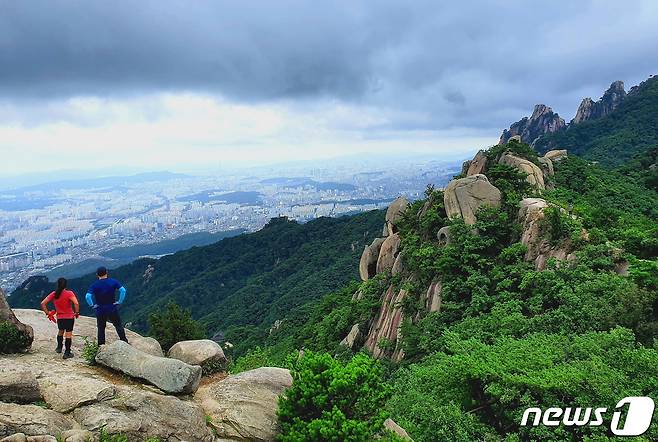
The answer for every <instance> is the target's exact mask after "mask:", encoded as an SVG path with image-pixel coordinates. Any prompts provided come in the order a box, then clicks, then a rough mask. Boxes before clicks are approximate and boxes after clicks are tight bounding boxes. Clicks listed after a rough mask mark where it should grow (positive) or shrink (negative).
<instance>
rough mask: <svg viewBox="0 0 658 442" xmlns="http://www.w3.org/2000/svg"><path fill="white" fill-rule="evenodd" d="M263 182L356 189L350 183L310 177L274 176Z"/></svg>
mask: <svg viewBox="0 0 658 442" xmlns="http://www.w3.org/2000/svg"><path fill="white" fill-rule="evenodd" d="M261 184H276V185H278V186H282V187H289V188H295V187H305V186H309V187H313V188H315V189H316V190H340V191H351V190H356V186H354V185H353V184H348V183H337V182H332V181H326V182H320V181H315V180H313V179H311V178H308V177H274V178H267V179H264V180H261Z"/></svg>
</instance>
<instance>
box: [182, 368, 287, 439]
mask: <svg viewBox="0 0 658 442" xmlns="http://www.w3.org/2000/svg"><path fill="white" fill-rule="evenodd" d="M291 385H292V376H291V375H290V372H289V371H288V370H285V369H283V368H273V367H262V368H257V369H255V370H250V371H245V372H243V373H239V374H236V375H233V376H229V377H228V378H226V379H224V380H222V381H219V382H213V383H209V384H207V385H204V386H202V387H201V388H199V390H198V391H197V392H196V394H195V395H194V398H195V400H196V401H198V402H199V403H200V404H201V407H202V408H203V410H204V411H205V413H206V414H207V415H208V416H209V417H210V418H211V419H212V422H211V424H210V425H211V426H212V427H213V428H214V429H215V431H216V432H217V434H218V436H219V438H220V439H229V440H241V441H242V440H244V441H246V440H249V441H273V440H274V439H275V437H276V434H277V431H278V424H277V416H276V410H277V407H278V397H279V395H281V394H282V393H283V392H284V391H285V390H286V389H287V388H289V387H290V386H291Z"/></svg>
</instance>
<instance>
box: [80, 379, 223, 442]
mask: <svg viewBox="0 0 658 442" xmlns="http://www.w3.org/2000/svg"><path fill="white" fill-rule="evenodd" d="M73 416H74V417H75V420H76V421H78V422H79V423H80V424H81V425H82V426H83V427H84V428H86V429H88V430H91V431H93V432H97V431H99V430H100V429H101V428H105V430H106V431H107V432H108V433H109V434H117V433H122V434H124V435H126V436H127V437H128V440H130V441H133V440H145V439H146V438H147V437H159V438H160V439H161V440H172V441H200V442H211V441H213V440H214V438H213V435H212V432H211V430H210V429H209V428H208V427H207V426H206V422H205V415H204V412H203V410H202V409H201V407H200V406H199V405H198V404H197V403H195V402H193V401H190V400H181V399H179V398H177V397H174V396H167V395H163V394H158V393H154V392H150V391H144V390H140V389H134V388H129V387H124V386H119V387H117V395H116V397H115V398H113V399H111V400H108V401H103V402H97V403H94V404H91V405H87V406H83V407H80V408H77V409H76V410H75V411H73Z"/></svg>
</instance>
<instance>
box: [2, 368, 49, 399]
mask: <svg viewBox="0 0 658 442" xmlns="http://www.w3.org/2000/svg"><path fill="white" fill-rule="evenodd" d="M39 400H41V391H40V390H39V383H38V382H37V378H36V376H34V373H32V372H31V371H30V370H24V369H16V370H8V371H5V372H3V373H2V375H1V376H0V401H2V402H13V403H16V404H31V403H33V402H36V401H39Z"/></svg>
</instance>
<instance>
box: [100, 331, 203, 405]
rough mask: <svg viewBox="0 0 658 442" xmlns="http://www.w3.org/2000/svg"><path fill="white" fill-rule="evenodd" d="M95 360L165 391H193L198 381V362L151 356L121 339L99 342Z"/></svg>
mask: <svg viewBox="0 0 658 442" xmlns="http://www.w3.org/2000/svg"><path fill="white" fill-rule="evenodd" d="M96 362H97V363H99V364H101V365H104V366H106V367H109V368H111V369H113V370H117V371H120V372H121V373H125V374H127V375H128V376H132V377H134V378H139V379H144V380H146V381H148V382H150V383H151V384H153V385H155V386H156V387H158V388H159V389H161V390H162V391H164V392H167V393H173V394H188V393H193V392H195V391H196V389H197V388H198V387H199V382H200V381H201V367H199V366H198V365H189V364H186V363H185V362H183V361H179V360H178V359H170V358H160V357H157V356H153V355H150V354H148V353H144V352H143V351H141V350H138V349H136V348H135V347H132V346H131V345H129V344H127V343H125V342H123V341H115V342H113V343H111V344H106V345H102V346H101V347H100V349H99V350H98V354H97V355H96Z"/></svg>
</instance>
